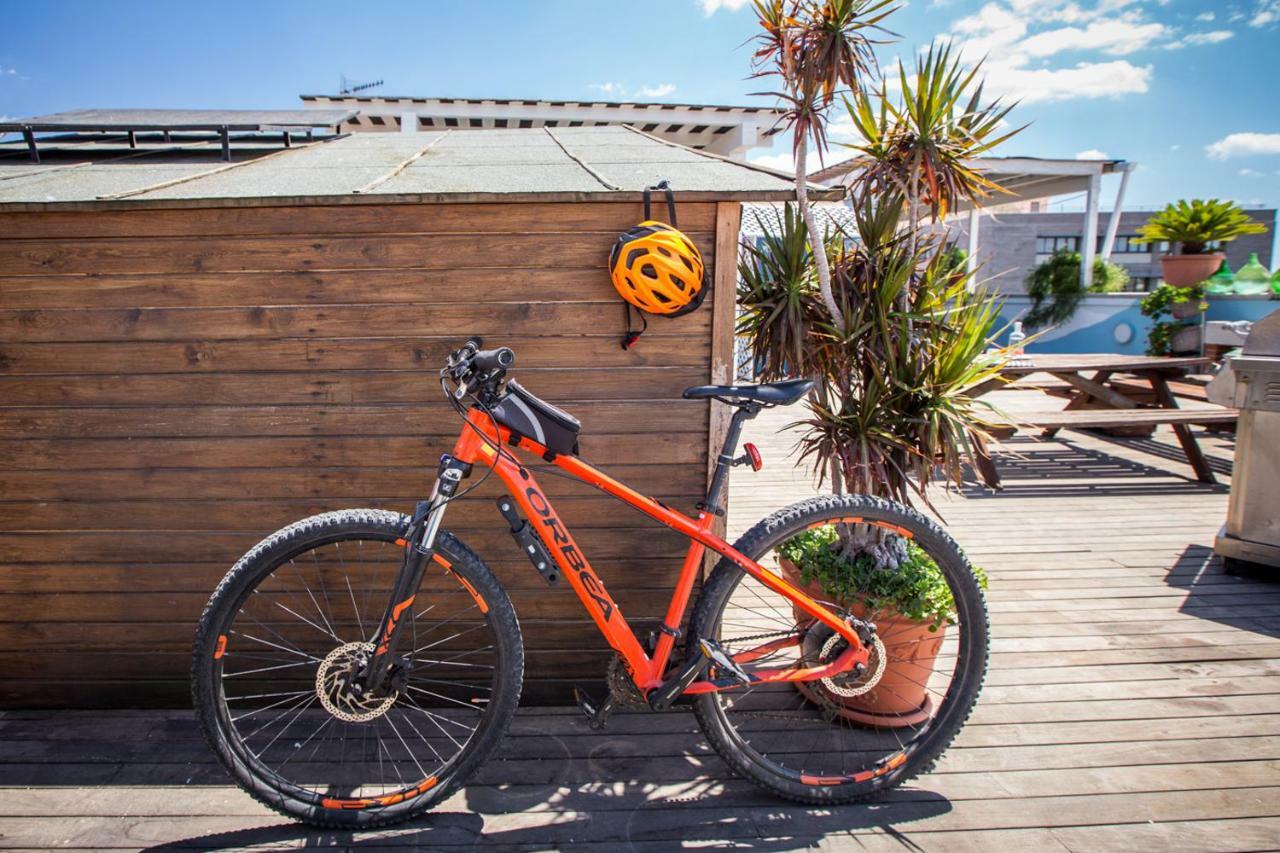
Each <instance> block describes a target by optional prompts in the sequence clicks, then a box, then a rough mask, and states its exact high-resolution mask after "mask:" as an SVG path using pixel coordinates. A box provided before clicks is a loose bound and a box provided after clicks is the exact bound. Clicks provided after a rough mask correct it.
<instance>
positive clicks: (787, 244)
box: [737, 204, 837, 376]
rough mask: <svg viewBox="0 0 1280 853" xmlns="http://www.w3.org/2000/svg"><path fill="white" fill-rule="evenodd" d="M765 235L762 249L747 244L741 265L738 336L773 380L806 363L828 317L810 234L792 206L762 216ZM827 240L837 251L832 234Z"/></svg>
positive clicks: (759, 214) (760, 221)
mask: <svg viewBox="0 0 1280 853" xmlns="http://www.w3.org/2000/svg"><path fill="white" fill-rule="evenodd" d="M756 222H757V224H758V226H759V229H760V231H762V232H763V233H764V237H762V238H761V239H760V241H759V243H758V244H750V243H748V244H744V245H743V247H742V251H741V253H740V254H739V260H738V304H739V305H740V306H741V307H742V309H743V310H742V311H741V313H740V314H739V315H738V325H737V334H738V335H739V336H740V337H742V338H743V339H744V340H745V341H746V343H747V345H748V348H749V349H750V352H751V359H752V363H753V364H755V365H758V368H759V370H760V371H761V372H762V373H764V374H765V375H768V376H785V375H787V373H788V371H789V369H791V366H792V365H800V364H804V363H805V361H806V356H805V347H806V345H807V344H806V339H807V338H808V336H809V334H810V332H811V331H812V330H813V329H814V328H815V327H816V326H817V325H818V324H820V323H821V322H822V320H823V318H824V317H826V311H825V309H824V307H823V305H822V300H821V297H820V295H819V292H818V281H817V275H816V273H815V270H814V263H813V254H812V253H811V252H810V251H809V233H808V229H807V227H806V226H805V223H804V220H803V219H802V218H801V216H800V212H799V210H798V209H797V208H796V206H795V205H793V204H788V205H785V206H784V207H783V208H781V209H780V210H778V209H774V210H772V211H757V212H756ZM825 238H826V240H827V242H828V244H829V245H830V246H832V248H833V250H834V245H835V244H834V243H833V242H832V241H833V240H835V239H837V238H836V237H833V235H831V234H827V235H825Z"/></svg>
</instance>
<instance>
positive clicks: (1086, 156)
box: [1076, 148, 1111, 160]
mask: <svg viewBox="0 0 1280 853" xmlns="http://www.w3.org/2000/svg"><path fill="white" fill-rule="evenodd" d="M1076 159H1077V160H1110V159H1111V158H1110V157H1108V156H1107V152H1105V151H1099V150H1098V149H1097V148H1088V149H1086V150H1084V151H1079V152H1077V153H1076Z"/></svg>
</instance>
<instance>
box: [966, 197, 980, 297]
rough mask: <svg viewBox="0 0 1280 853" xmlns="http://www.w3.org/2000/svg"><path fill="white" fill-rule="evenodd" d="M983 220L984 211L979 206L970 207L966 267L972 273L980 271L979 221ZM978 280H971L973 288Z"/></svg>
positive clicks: (970, 285)
mask: <svg viewBox="0 0 1280 853" xmlns="http://www.w3.org/2000/svg"><path fill="white" fill-rule="evenodd" d="M981 221H982V211H981V210H980V209H979V208H978V207H977V206H974V207H971V208H969V257H968V258H966V259H965V269H966V270H968V272H969V274H970V275H973V274H974V273H976V272H977V271H978V223H979V222H981ZM976 283H977V282H975V281H973V280H972V279H970V280H969V287H970V288H973V287H974V285H975V284H976Z"/></svg>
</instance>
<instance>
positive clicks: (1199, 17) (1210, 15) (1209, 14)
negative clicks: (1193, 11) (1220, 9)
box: [1196, 12, 1218, 23]
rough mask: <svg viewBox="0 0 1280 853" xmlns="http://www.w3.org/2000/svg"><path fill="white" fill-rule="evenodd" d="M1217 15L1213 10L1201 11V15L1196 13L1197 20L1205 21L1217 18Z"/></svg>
mask: <svg viewBox="0 0 1280 853" xmlns="http://www.w3.org/2000/svg"><path fill="white" fill-rule="evenodd" d="M1217 17H1218V16H1217V15H1215V14H1213V13H1212V12H1201V13H1200V14H1199V15H1196V20H1197V21H1205V22H1206V23H1207V22H1209V21H1212V20H1214V19H1216V18H1217Z"/></svg>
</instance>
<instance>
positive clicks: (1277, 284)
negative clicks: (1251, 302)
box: [1271, 267, 1280, 299]
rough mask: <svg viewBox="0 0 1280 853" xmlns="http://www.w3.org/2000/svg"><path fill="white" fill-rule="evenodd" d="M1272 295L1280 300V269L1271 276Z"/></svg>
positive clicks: (1277, 268)
mask: <svg viewBox="0 0 1280 853" xmlns="http://www.w3.org/2000/svg"><path fill="white" fill-rule="evenodd" d="M1271 295H1272V296H1274V297H1275V298H1276V299H1280V267H1276V271H1275V272H1273V273H1272V274H1271Z"/></svg>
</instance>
